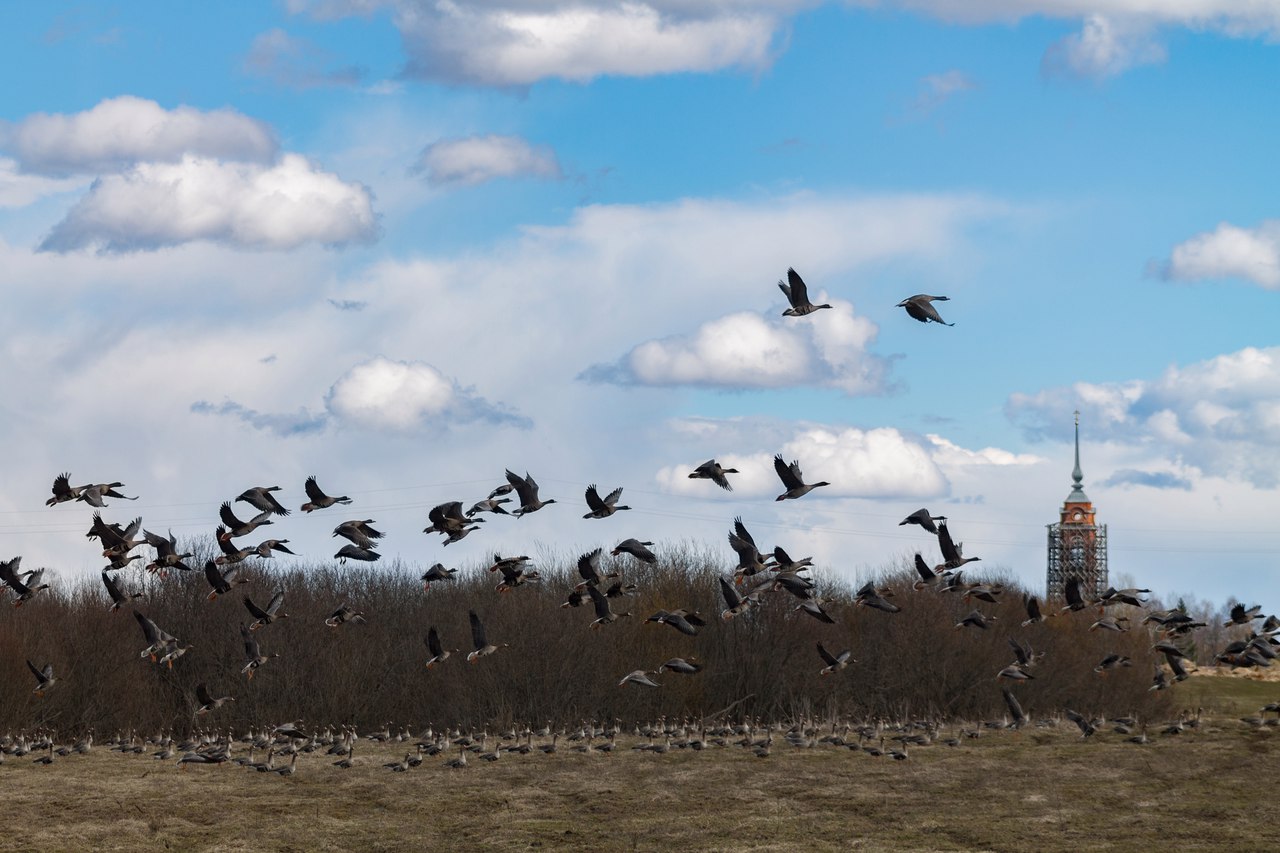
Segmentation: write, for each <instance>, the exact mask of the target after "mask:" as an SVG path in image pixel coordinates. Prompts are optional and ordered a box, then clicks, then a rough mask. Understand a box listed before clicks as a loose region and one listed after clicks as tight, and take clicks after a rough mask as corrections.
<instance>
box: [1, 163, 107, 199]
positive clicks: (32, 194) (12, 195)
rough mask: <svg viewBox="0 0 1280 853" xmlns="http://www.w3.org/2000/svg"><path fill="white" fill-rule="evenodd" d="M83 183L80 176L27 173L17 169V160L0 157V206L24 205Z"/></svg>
mask: <svg viewBox="0 0 1280 853" xmlns="http://www.w3.org/2000/svg"><path fill="white" fill-rule="evenodd" d="M85 183H86V181H85V180H84V179H81V178H49V177H45V176H43V175H32V174H27V173H24V172H22V171H20V170H19V169H18V163H17V161H15V160H10V159H9V158H7V157H0V208H3V207H26V206H27V205H29V204H31V203H32V202H35V201H38V200H39V199H42V198H44V197H45V196H49V195H56V194H57V193H64V192H70V191H72V190H78V189H82V188H83V187H84V185H85Z"/></svg>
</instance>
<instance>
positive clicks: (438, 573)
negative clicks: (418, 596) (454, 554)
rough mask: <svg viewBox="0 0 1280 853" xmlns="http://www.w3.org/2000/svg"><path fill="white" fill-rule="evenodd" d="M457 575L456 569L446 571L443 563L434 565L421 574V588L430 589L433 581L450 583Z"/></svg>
mask: <svg viewBox="0 0 1280 853" xmlns="http://www.w3.org/2000/svg"><path fill="white" fill-rule="evenodd" d="M457 573H458V570H457V569H446V568H445V567H444V564H443V563H435V564H434V565H432V566H431V568H429V569H427V570H426V571H425V572H423V573H422V588H423V589H424V590H426V589H431V584H432V583H434V582H435V581H451V580H453V576H454V575H456V574H457Z"/></svg>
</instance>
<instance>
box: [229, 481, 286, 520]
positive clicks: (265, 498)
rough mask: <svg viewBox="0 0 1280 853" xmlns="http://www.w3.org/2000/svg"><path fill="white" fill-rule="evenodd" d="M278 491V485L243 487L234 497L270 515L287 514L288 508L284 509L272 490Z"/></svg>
mask: <svg viewBox="0 0 1280 853" xmlns="http://www.w3.org/2000/svg"><path fill="white" fill-rule="evenodd" d="M278 491H280V487H279V486H254V487H253V488H252V489H245V490H244V491H243V492H241V493H240V496H239V497H237V498H236V500H237V501H244V502H245V503H247V504H248V505H249V506H251V507H253V508H254V509H256V510H258V512H266V513H270V514H271V515H282V516H283V515H288V514H289V510H287V509H285V508H284V507H283V506H282V505H281V504H280V501H278V500H276V496H275V495H273V494H271V493H272V492H278Z"/></svg>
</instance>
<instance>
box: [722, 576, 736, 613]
mask: <svg viewBox="0 0 1280 853" xmlns="http://www.w3.org/2000/svg"><path fill="white" fill-rule="evenodd" d="M717 580H719V581H720V594H721V595H723V596H724V603H725V606H726V607H727V609H729V610H733V609H734V608H736V607H738V606H739V605H741V604H742V596H740V595H738V591H737V590H736V589H734V588H733V584H731V583H729V582H728V581H727V580H725V579H724V578H717Z"/></svg>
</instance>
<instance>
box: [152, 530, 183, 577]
mask: <svg viewBox="0 0 1280 853" xmlns="http://www.w3.org/2000/svg"><path fill="white" fill-rule="evenodd" d="M142 538H143V539H145V540H146V542H147V544H148V545H150V546H151V547H152V548H155V549H156V558H155V559H154V560H152V561H151V562H150V563H148V564H147V567H146V568H147V571H149V572H164V571H165V570H166V569H178V570H180V571H184V572H189V571H191V567H190V566H188V565H187V564H186V563H184V562H182V561H183V560H185V559H186V558H187V557H193V556H195V555H194V554H191V553H189V552H188V553H186V554H179V553H178V539H177V537H175V536H174V535H173V531H172V530H170V531H169V535H168V536H161V535H160V534H159V533H152V532H151V531H150V530H144V531H142Z"/></svg>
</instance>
